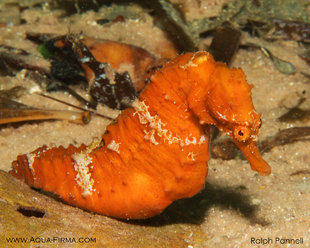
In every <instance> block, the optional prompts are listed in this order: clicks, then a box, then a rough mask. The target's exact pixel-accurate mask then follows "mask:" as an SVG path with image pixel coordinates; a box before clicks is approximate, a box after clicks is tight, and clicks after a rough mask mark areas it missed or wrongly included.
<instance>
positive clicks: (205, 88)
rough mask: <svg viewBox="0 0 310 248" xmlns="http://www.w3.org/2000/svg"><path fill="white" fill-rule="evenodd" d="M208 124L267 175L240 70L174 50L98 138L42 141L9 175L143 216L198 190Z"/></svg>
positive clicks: (93, 207) (256, 118)
mask: <svg viewBox="0 0 310 248" xmlns="http://www.w3.org/2000/svg"><path fill="white" fill-rule="evenodd" d="M206 124H207V125H206ZM210 124H211V125H216V126H217V127H218V128H219V129H220V130H223V131H225V132H226V133H227V134H229V135H230V136H231V137H232V139H233V140H234V142H235V143H236V144H237V146H238V147H239V148H240V149H241V151H242V152H243V153H244V155H245V156H246V158H247V159H248V161H249V163H250V164H251V167H252V169H253V170H256V171H257V172H258V173H259V174H260V175H268V174H269V173H270V167H269V165H268V164H267V163H266V162H265V161H264V160H263V159H262V157H261V155H260V154H259V151H258V149H257V147H256V140H257V134H258V129H259V127H260V125H261V120H260V114H258V113H257V112H256V111H255V109H254V106H253V103H252V99H251V86H250V85H248V83H247V82H246V78H245V75H244V73H243V72H242V70H241V69H229V68H227V67H226V65H224V64H222V63H217V62H215V61H214V60H213V58H212V56H211V55H210V54H209V53H207V52H196V53H187V54H184V55H181V56H179V57H177V58H175V59H173V60H172V61H170V62H168V63H167V64H166V65H165V66H164V67H163V68H161V69H159V70H157V71H156V72H154V73H153V75H152V76H151V77H150V83H149V84H147V85H146V87H145V88H144V90H143V91H142V93H141V94H140V96H139V98H137V99H136V100H134V101H133V103H132V107H130V108H127V109H125V110H124V111H123V112H122V113H121V115H120V116H119V118H118V120H117V122H116V123H113V124H111V125H109V126H108V127H107V130H106V132H105V133H104V134H103V136H102V140H101V142H100V143H98V144H91V145H89V146H86V145H81V146H80V147H78V148H77V147H74V146H73V145H70V146H69V147H68V148H64V147H62V146H60V147H47V146H43V147H41V148H39V149H37V150H36V151H34V152H31V153H27V154H25V155H20V156H18V157H17V160H16V161H14V162H13V163H12V166H13V169H12V170H11V171H10V173H11V175H13V176H14V177H16V178H19V179H22V180H24V181H25V182H26V183H27V184H29V185H30V186H32V187H35V188H40V189H43V190H45V191H48V192H53V193H54V194H56V195H58V196H60V197H61V198H62V199H63V200H64V201H65V202H67V203H69V204H71V205H74V206H78V207H80V208H83V209H87V210H90V211H93V212H96V213H100V214H104V215H108V216H113V217H116V218H128V219H139V218H148V217H151V216H154V215H156V214H159V213H160V212H162V211H163V210H164V209H165V208H166V207H167V206H168V205H169V204H171V203H172V202H173V201H175V200H177V199H181V198H186V197H191V196H193V195H195V194H197V193H198V192H199V191H200V190H201V189H202V188H203V186H204V183H205V179H206V175H207V161H208V157H209V155H208V146H209V128H208V127H209V125H210Z"/></svg>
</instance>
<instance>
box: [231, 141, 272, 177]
mask: <svg viewBox="0 0 310 248" xmlns="http://www.w3.org/2000/svg"><path fill="white" fill-rule="evenodd" d="M235 143H236V145H237V146H238V147H239V149H240V150H241V151H242V152H243V154H244V156H245V157H246V159H247V160H248V161H249V163H250V165H251V168H252V170H255V171H257V172H258V174H259V175H261V176H267V175H269V174H270V172H271V168H270V166H269V165H268V164H267V162H266V161H265V160H264V159H263V158H262V156H261V154H260V153H259V150H258V148H257V145H256V142H255V141H253V140H249V141H248V142H240V141H235Z"/></svg>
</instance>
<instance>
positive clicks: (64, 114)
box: [0, 97, 90, 124]
mask: <svg viewBox="0 0 310 248" xmlns="http://www.w3.org/2000/svg"><path fill="white" fill-rule="evenodd" d="M51 119H54V120H55V119H57V120H68V121H71V122H74V123H79V124H87V123H88V122H89V120H90V114H89V113H88V112H74V111H69V110H51V109H38V108H34V107H30V106H28V105H25V104H21V103H19V102H16V101H13V100H10V99H7V98H3V97H0V124H8V123H13V122H23V121H30V120H31V121H33V120H51Z"/></svg>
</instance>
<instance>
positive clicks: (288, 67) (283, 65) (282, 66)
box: [240, 42, 295, 74]
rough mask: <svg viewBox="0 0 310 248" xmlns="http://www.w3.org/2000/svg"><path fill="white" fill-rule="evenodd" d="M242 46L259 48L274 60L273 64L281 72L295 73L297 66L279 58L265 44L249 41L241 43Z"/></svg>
mask: <svg viewBox="0 0 310 248" xmlns="http://www.w3.org/2000/svg"><path fill="white" fill-rule="evenodd" d="M240 47H241V48H245V49H247V48H253V49H259V50H260V51H261V52H262V53H263V54H264V55H265V56H266V57H268V58H269V59H270V60H271V61H272V63H273V65H274V66H275V68H276V69H277V70H278V71H279V72H281V73H284V74H294V73H295V67H294V66H293V65H292V64H291V63H290V62H288V61H285V60H282V59H279V58H278V57H276V56H275V55H273V54H272V53H271V52H270V51H269V50H268V49H267V48H265V47H263V46H260V45H257V44H254V43H250V42H248V43H246V44H242V45H240Z"/></svg>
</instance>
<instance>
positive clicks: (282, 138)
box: [211, 126, 310, 160]
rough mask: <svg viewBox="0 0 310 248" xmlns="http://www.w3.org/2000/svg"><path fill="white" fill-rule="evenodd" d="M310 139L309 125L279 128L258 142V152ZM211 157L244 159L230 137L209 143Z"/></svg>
mask: <svg viewBox="0 0 310 248" xmlns="http://www.w3.org/2000/svg"><path fill="white" fill-rule="evenodd" d="M309 140H310V127H307V126H306V127H292V128H287V129H283V130H280V131H279V132H277V133H276V134H275V135H274V136H272V137H269V138H266V139H265V140H263V141H261V142H259V143H258V147H259V150H260V152H261V153H262V154H263V153H265V152H268V151H270V150H271V149H272V148H274V147H276V146H283V145H287V144H291V143H295V142H298V141H309ZM211 155H212V157H213V158H221V159H224V160H231V159H235V158H242V159H245V158H244V156H243V155H242V153H241V152H240V151H239V149H238V147H237V146H236V145H235V144H234V142H233V141H232V140H231V139H230V138H221V139H217V140H215V141H214V142H213V143H212V144H211Z"/></svg>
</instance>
